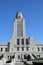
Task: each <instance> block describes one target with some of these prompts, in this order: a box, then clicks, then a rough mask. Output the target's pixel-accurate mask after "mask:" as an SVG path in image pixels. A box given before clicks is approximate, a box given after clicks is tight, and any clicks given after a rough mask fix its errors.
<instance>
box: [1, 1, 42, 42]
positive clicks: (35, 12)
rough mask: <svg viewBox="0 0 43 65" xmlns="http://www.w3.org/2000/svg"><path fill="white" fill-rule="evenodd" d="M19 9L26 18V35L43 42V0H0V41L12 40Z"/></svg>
mask: <svg viewBox="0 0 43 65" xmlns="http://www.w3.org/2000/svg"><path fill="white" fill-rule="evenodd" d="M18 11H21V12H22V13H23V16H24V18H25V23H26V35H27V36H33V37H34V39H35V41H36V42H43V0H0V42H8V41H10V36H12V35H13V25H14V24H13V23H14V18H15V16H16V13H17V12H18Z"/></svg>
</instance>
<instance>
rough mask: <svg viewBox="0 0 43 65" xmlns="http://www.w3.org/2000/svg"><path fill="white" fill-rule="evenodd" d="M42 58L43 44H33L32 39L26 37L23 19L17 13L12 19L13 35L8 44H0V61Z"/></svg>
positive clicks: (19, 13) (20, 14)
mask: <svg viewBox="0 0 43 65" xmlns="http://www.w3.org/2000/svg"><path fill="white" fill-rule="evenodd" d="M29 56H30V57H31V58H32V59H36V58H42V57H43V43H41V42H37V43H36V42H35V41H34V38H33V37H31V36H29V37H27V36H26V26H25V18H24V17H23V15H22V13H21V12H17V14H16V16H15V19H14V35H13V36H11V38H10V42H7V43H6V42H0V59H1V58H7V59H12V58H14V59H15V60H16V61H20V59H22V60H27V59H29Z"/></svg>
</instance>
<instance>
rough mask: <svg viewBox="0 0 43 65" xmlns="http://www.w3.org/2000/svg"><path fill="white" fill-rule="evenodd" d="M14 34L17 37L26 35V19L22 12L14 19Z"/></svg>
mask: <svg viewBox="0 0 43 65" xmlns="http://www.w3.org/2000/svg"><path fill="white" fill-rule="evenodd" d="M14 34H15V36H16V37H22V36H26V30H25V19H24V17H23V15H22V13H21V12H18V13H17V14H16V17H15V20H14Z"/></svg>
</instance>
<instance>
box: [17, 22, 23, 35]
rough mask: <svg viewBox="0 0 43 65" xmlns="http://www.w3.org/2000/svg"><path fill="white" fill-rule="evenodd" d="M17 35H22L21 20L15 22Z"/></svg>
mask: <svg viewBox="0 0 43 65" xmlns="http://www.w3.org/2000/svg"><path fill="white" fill-rule="evenodd" d="M17 36H23V23H22V21H18V22H17Z"/></svg>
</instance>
